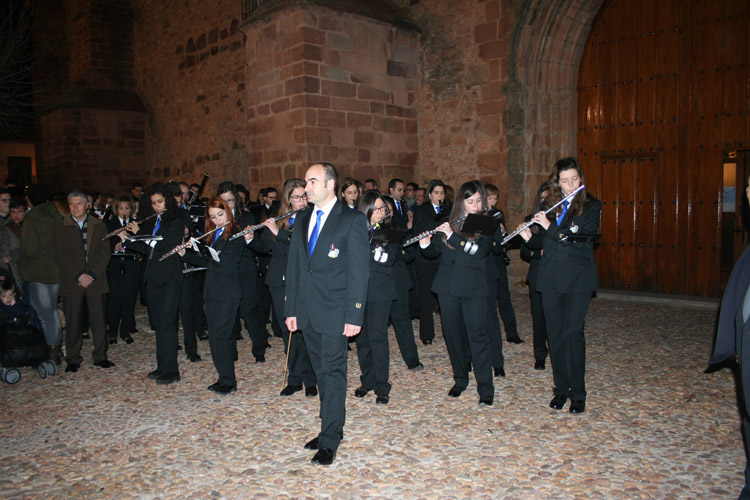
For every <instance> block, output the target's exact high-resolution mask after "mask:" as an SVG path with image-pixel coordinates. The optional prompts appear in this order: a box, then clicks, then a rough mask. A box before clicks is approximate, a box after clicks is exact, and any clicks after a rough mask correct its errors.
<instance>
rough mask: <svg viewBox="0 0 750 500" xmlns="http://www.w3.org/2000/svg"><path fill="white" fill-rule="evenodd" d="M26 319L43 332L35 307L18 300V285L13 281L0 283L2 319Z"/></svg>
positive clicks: (0, 313)
mask: <svg viewBox="0 0 750 500" xmlns="http://www.w3.org/2000/svg"><path fill="white" fill-rule="evenodd" d="M7 316H10V317H13V318H24V317H28V319H29V323H30V324H31V326H33V327H34V328H38V329H39V331H40V332H42V331H43V330H42V322H41V321H39V315H38V314H37V313H36V311H35V310H34V308H33V307H31V306H30V305H28V304H26V303H24V302H23V301H22V300H20V299H16V285H15V284H14V283H13V281H11V280H7V279H6V280H3V281H0V317H7Z"/></svg>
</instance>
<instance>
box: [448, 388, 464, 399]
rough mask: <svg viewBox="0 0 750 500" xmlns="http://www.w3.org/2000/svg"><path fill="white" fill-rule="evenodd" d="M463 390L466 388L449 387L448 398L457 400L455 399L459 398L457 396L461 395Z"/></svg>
mask: <svg viewBox="0 0 750 500" xmlns="http://www.w3.org/2000/svg"><path fill="white" fill-rule="evenodd" d="M465 390H466V387H459V386H457V385H454V386H453V387H451V390H450V391H448V396H450V397H452V398H457V397H459V396H460V395H461V393H462V392H464V391H465Z"/></svg>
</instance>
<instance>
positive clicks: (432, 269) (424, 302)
mask: <svg viewBox="0 0 750 500" xmlns="http://www.w3.org/2000/svg"><path fill="white" fill-rule="evenodd" d="M414 265H415V266H416V269H417V277H418V278H419V339H420V340H421V341H422V342H424V341H425V340H432V339H434V338H435V322H434V321H433V319H432V313H433V311H434V310H435V304H436V302H435V295H434V294H433V293H432V290H431V288H432V282H433V281H435V275H436V274H437V270H438V265H437V264H435V263H432V262H416V263H415V264H414Z"/></svg>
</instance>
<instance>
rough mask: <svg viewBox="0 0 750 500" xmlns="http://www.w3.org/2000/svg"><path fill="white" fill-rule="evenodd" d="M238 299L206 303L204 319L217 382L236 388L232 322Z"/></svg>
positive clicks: (235, 313) (238, 305)
mask: <svg viewBox="0 0 750 500" xmlns="http://www.w3.org/2000/svg"><path fill="white" fill-rule="evenodd" d="M239 307H240V301H239V299H226V300H222V301H206V319H207V320H208V342H209V344H210V345H211V359H212V360H213V362H214V367H215V368H216V371H217V372H218V374H219V380H218V382H221V383H222V384H224V385H228V386H229V387H236V386H237V377H236V376H235V374H234V353H235V349H236V344H235V340H234V339H233V338H232V337H233V329H234V321H235V318H236V317H237V309H239Z"/></svg>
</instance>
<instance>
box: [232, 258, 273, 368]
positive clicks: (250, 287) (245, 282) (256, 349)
mask: <svg viewBox="0 0 750 500" xmlns="http://www.w3.org/2000/svg"><path fill="white" fill-rule="evenodd" d="M253 272H255V271H253ZM242 278H243V279H242V281H241V287H242V299H241V300H240V308H239V317H242V319H243V321H244V322H245V328H246V329H247V333H248V335H249V336H250V340H251V341H252V343H253V349H252V352H253V356H255V357H258V356H264V355H265V354H266V347H268V332H267V331H266V322H265V320H264V319H263V316H262V314H261V296H260V294H259V293H258V290H259V288H258V276H257V273H256V274H253V275H242ZM239 317H238V318H237V323H236V324H235V328H234V331H235V336H236V337H238V338H239V336H240V333H239V332H240V330H241V327H240V322H239Z"/></svg>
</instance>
